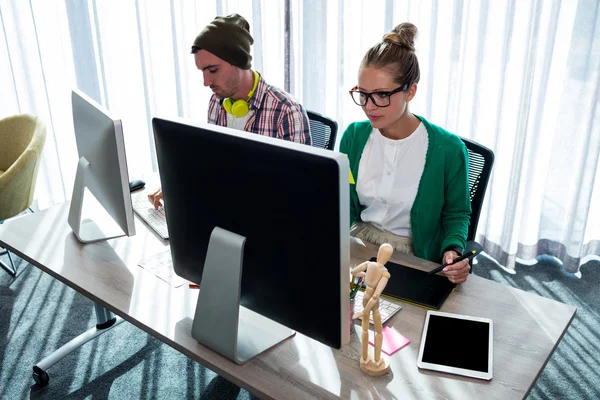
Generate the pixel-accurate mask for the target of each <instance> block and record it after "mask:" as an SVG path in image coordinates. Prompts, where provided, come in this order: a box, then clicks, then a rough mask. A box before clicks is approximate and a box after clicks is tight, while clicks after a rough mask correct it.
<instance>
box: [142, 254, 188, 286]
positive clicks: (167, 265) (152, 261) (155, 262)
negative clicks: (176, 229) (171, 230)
mask: <svg viewBox="0 0 600 400" xmlns="http://www.w3.org/2000/svg"><path fill="white" fill-rule="evenodd" d="M140 267H142V268H144V269H145V270H146V271H149V272H151V273H153V274H154V275H156V276H157V277H159V278H160V279H162V280H163V281H165V282H167V283H168V284H170V285H171V286H173V287H179V286H181V285H183V284H184V283H186V282H187V280H186V279H183V278H182V277H180V276H179V275H177V274H175V271H174V270H173V260H172V258H171V249H170V248H168V249H167V250H165V251H162V252H160V253H158V254H155V255H153V256H151V257H148V258H147V259H146V260H144V261H143V262H142V263H141V264H140Z"/></svg>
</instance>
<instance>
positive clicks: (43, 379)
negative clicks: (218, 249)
mask: <svg viewBox="0 0 600 400" xmlns="http://www.w3.org/2000/svg"><path fill="white" fill-rule="evenodd" d="M33 380H34V381H35V383H37V385H38V386H39V387H44V386H46V385H48V382H49V381H50V377H49V376H48V373H47V372H46V371H43V370H42V369H40V368H38V367H33Z"/></svg>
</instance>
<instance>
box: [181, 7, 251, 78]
mask: <svg viewBox="0 0 600 400" xmlns="http://www.w3.org/2000/svg"><path fill="white" fill-rule="evenodd" d="M252 43H254V39H253V38H252V35H250V25H249V24H248V21H246V19H245V18H244V17H242V16H241V15H238V14H231V15H228V16H226V17H216V18H215V19H214V20H213V21H212V22H211V23H210V24H208V25H206V27H205V28H204V29H203V30H202V32H200V33H199V34H198V36H197V37H196V40H194V45H193V46H192V53H196V52H198V51H199V50H206V51H208V52H209V53H212V54H214V55H215V56H217V57H219V58H221V59H222V60H224V61H227V62H228V63H229V64H231V65H235V66H237V67H240V68H241V69H250V66H251V64H250V61H251V60H252V56H251V55H250V46H251V45H252Z"/></svg>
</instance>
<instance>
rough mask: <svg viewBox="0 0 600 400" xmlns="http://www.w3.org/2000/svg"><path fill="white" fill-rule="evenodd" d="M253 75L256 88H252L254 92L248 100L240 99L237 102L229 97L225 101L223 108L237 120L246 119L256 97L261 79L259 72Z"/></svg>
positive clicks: (249, 94)
mask: <svg viewBox="0 0 600 400" xmlns="http://www.w3.org/2000/svg"><path fill="white" fill-rule="evenodd" d="M252 73H253V74H254V86H253V87H252V90H251V91H250V92H249V93H248V100H242V99H239V100H236V101H232V100H231V99H230V98H229V97H228V98H226V99H225V100H223V108H224V109H225V111H227V112H228V113H229V114H231V115H233V116H234V117H236V118H241V117H245V116H246V114H248V111H249V110H250V104H249V102H250V99H251V98H252V96H254V92H255V91H256V87H257V86H258V80H259V78H260V75H258V72H256V71H252Z"/></svg>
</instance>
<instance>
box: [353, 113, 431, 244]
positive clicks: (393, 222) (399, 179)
mask: <svg viewBox="0 0 600 400" xmlns="http://www.w3.org/2000/svg"><path fill="white" fill-rule="evenodd" d="M428 145H429V138H428V136H427V130H426V129H425V126H424V125H423V123H421V124H419V126H418V127H417V129H416V130H415V131H414V132H413V133H412V134H411V135H410V136H408V137H407V138H404V139H399V140H394V139H388V138H386V137H385V136H383V135H382V134H381V132H379V130H378V129H373V132H371V135H370V136H369V139H368V140H367V144H366V145H365V148H364V150H363V153H362V157H361V159H360V164H359V165H358V179H357V183H356V185H357V186H356V192H357V194H358V199H359V201H360V204H362V205H363V206H365V207H366V208H365V209H364V210H363V211H362V213H361V215H360V217H361V219H362V220H363V221H364V222H370V223H371V224H373V225H374V226H376V227H377V228H379V229H382V230H384V231H388V232H391V233H393V234H395V235H398V236H405V237H412V232H411V228H410V209H411V208H412V205H413V203H414V201H415V197H416V195H417V189H418V188H419V181H420V180H421V175H422V174H423V169H424V167H425V156H426V154H427V146H428Z"/></svg>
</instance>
